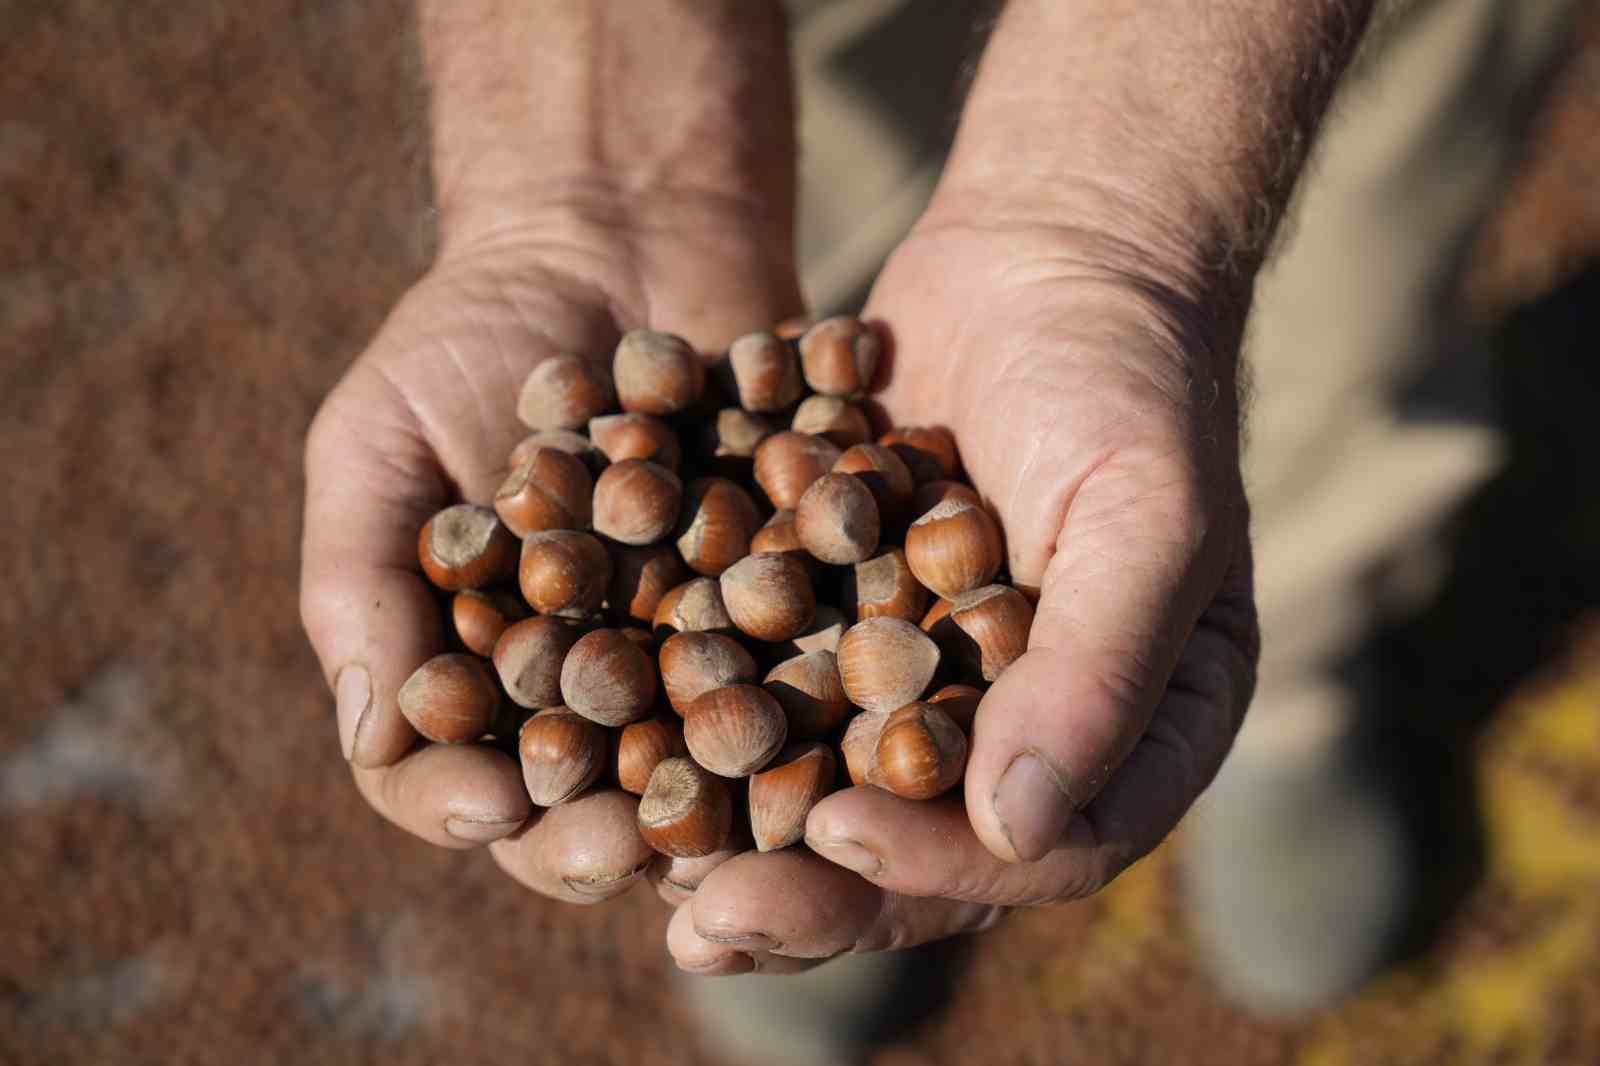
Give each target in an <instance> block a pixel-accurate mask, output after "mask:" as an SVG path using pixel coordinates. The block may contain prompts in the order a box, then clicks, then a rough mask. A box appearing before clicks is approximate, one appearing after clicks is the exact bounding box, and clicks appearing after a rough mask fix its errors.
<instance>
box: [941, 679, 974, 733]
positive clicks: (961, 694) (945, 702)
mask: <svg viewBox="0 0 1600 1066" xmlns="http://www.w3.org/2000/svg"><path fill="white" fill-rule="evenodd" d="M928 702H929V703H931V704H933V705H934V706H936V707H938V708H939V709H940V710H941V711H943V712H944V713H945V714H948V715H949V716H950V720H951V721H952V722H954V723H955V724H956V725H958V726H960V727H961V731H962V732H963V733H966V734H967V735H968V736H971V735H972V723H973V722H974V721H976V720H977V718H978V704H979V703H981V702H983V689H981V688H979V687H977V686H976V685H946V686H945V687H944V688H941V689H939V690H938V691H937V692H935V693H934V694H933V695H931V696H929V697H928Z"/></svg>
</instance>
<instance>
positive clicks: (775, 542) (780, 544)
mask: <svg viewBox="0 0 1600 1066" xmlns="http://www.w3.org/2000/svg"><path fill="white" fill-rule="evenodd" d="M750 550H751V551H753V552H804V551H805V550H806V549H805V546H804V545H802V544H801V543H800V534H799V533H798V532H796V531H795V528H794V512H793V511H774V512H773V513H772V517H771V518H769V519H767V523H766V525H764V526H762V527H761V528H760V529H758V530H756V532H755V535H754V536H752V537H751V538H750Z"/></svg>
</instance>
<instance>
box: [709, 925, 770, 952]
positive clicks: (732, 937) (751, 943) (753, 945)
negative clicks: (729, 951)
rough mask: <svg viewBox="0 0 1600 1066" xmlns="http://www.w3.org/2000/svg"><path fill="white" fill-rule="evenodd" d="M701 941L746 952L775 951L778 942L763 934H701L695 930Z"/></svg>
mask: <svg viewBox="0 0 1600 1066" xmlns="http://www.w3.org/2000/svg"><path fill="white" fill-rule="evenodd" d="M695 932H696V933H697V934H699V936H700V939H701V940H709V941H711V942H712V943H713V944H722V945H724V946H726V947H730V948H743V949H745V950H746V951H776V950H778V942H777V941H776V940H774V939H772V938H771V937H770V936H767V935H766V934H765V933H703V932H701V931H700V930H698V929H696V930H695Z"/></svg>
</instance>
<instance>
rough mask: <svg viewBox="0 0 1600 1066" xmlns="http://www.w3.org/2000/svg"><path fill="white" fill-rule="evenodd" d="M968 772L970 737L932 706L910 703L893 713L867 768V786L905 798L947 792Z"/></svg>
mask: <svg viewBox="0 0 1600 1066" xmlns="http://www.w3.org/2000/svg"><path fill="white" fill-rule="evenodd" d="M966 768H967V736H966V734H965V733H963V732H962V731H961V727H960V726H958V725H956V724H955V723H954V722H952V721H951V720H950V716H949V715H947V714H945V712H944V711H941V710H940V709H939V708H938V707H935V706H934V705H933V704H931V703H921V702H917V703H908V704H906V705H905V706H904V707H901V708H899V709H898V710H896V711H893V712H891V713H890V715H889V717H888V719H887V720H885V721H884V723H883V731H882V732H881V733H879V734H878V744H877V747H876V748H874V749H873V752H872V765H871V766H870V767H868V769H867V782H868V784H873V785H877V786H878V787H879V788H883V789H887V790H889V791H890V792H893V793H894V794H895V795H896V796H903V797H905V798H906V799H915V800H926V799H932V798H933V797H935V796H937V795H939V794H940V793H942V792H946V791H948V790H949V789H950V788H952V787H953V786H954V785H955V783H956V782H957V781H960V780H961V774H962V772H963V771H964V770H966Z"/></svg>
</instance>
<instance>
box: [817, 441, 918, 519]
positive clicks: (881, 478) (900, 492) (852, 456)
mask: <svg viewBox="0 0 1600 1066" xmlns="http://www.w3.org/2000/svg"><path fill="white" fill-rule="evenodd" d="M833 472H834V473H836V474H854V475H855V476H856V477H858V478H860V479H861V483H862V484H864V485H866V486H867V488H868V489H870V490H871V491H872V498H873V500H875V501H876V502H877V504H878V513H879V514H880V515H881V516H882V518H883V521H884V523H885V525H886V527H898V526H899V525H900V524H901V523H902V522H904V521H905V516H906V513H907V512H908V511H909V510H910V509H911V497H912V494H913V493H914V492H915V491H916V482H914V481H912V479H911V471H909V470H907V469H906V464H905V463H904V462H903V461H901V459H900V457H899V456H898V455H896V454H895V453H894V452H893V451H891V450H890V449H888V448H885V447H884V446H883V445H881V444H856V445H853V446H851V447H849V448H847V449H845V453H844V454H843V455H841V456H839V461H838V462H837V463H834V464H833Z"/></svg>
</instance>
